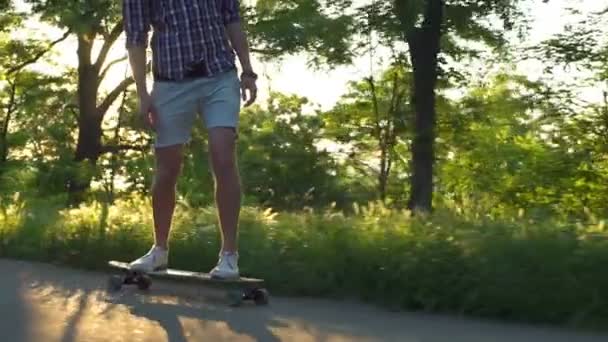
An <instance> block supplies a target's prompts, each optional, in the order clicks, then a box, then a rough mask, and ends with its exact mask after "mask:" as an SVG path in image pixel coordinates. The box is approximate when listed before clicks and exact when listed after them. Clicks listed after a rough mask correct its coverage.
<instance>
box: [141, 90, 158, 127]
mask: <svg viewBox="0 0 608 342" xmlns="http://www.w3.org/2000/svg"><path fill="white" fill-rule="evenodd" d="M139 114H140V117H141V120H142V121H143V123H144V125H145V126H146V128H149V129H152V130H155V129H156V122H157V120H158V112H157V111H156V108H154V103H153V101H152V96H150V94H148V93H144V94H142V95H140V96H139Z"/></svg>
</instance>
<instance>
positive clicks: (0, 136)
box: [0, 79, 17, 166]
mask: <svg viewBox="0 0 608 342" xmlns="http://www.w3.org/2000/svg"><path fill="white" fill-rule="evenodd" d="M16 93H17V80H16V79H15V80H13V81H12V82H11V94H10V99H9V102H8V106H7V108H6V116H5V118H4V122H3V123H2V132H0V166H1V165H4V163H6V161H7V160H8V127H9V124H10V122H11V118H12V115H13V111H14V110H15V102H16V99H15V95H16Z"/></svg>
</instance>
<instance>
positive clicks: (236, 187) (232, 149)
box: [209, 127, 241, 252]
mask: <svg viewBox="0 0 608 342" xmlns="http://www.w3.org/2000/svg"><path fill="white" fill-rule="evenodd" d="M209 150H210V159H211V164H212V167H213V174H214V177H215V202H216V205H217V209H218V214H219V219H220V226H221V230H222V252H237V251H238V221H239V213H240V209H241V183H240V178H239V172H238V167H237V163H236V133H235V130H234V129H233V128H229V127H216V128H211V129H210V130H209Z"/></svg>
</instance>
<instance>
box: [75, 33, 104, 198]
mask: <svg viewBox="0 0 608 342" xmlns="http://www.w3.org/2000/svg"><path fill="white" fill-rule="evenodd" d="M92 47H93V42H92V39H91V38H90V37H88V36H87V35H86V34H80V35H79V36H78V106H79V116H78V142H77V145H76V153H75V155H74V161H75V162H76V164H77V166H79V167H78V171H77V172H76V173H75V174H72V175H71V177H70V179H69V180H68V192H69V198H70V199H69V202H70V204H77V203H79V202H81V201H82V200H83V195H84V192H85V191H86V190H87V189H88V188H89V187H90V184H91V179H92V175H91V173H90V172H84V173H83V172H81V170H82V169H85V170H86V169H88V166H92V167H94V166H95V165H96V163H97V159H98V158H99V155H100V153H101V136H102V130H101V121H102V119H103V115H102V113H100V112H99V111H98V109H97V90H98V89H97V88H98V84H99V80H98V78H99V74H98V70H97V68H96V67H95V65H93V64H92V62H91V50H92ZM84 163H88V164H89V165H83V164H84ZM80 166H83V168H80Z"/></svg>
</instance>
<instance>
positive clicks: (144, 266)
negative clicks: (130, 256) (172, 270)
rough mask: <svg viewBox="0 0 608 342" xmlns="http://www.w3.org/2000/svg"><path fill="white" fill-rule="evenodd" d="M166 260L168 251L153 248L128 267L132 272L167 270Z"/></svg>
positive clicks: (156, 247)
mask: <svg viewBox="0 0 608 342" xmlns="http://www.w3.org/2000/svg"><path fill="white" fill-rule="evenodd" d="M168 260H169V251H167V250H165V249H163V248H160V247H158V246H153V247H152V248H151V249H150V251H148V253H146V254H145V255H144V256H142V257H141V258H139V259H137V260H135V261H133V262H132V263H131V264H130V265H129V266H130V268H131V270H133V271H140V272H144V273H149V272H154V271H161V270H165V269H167V264H168Z"/></svg>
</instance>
